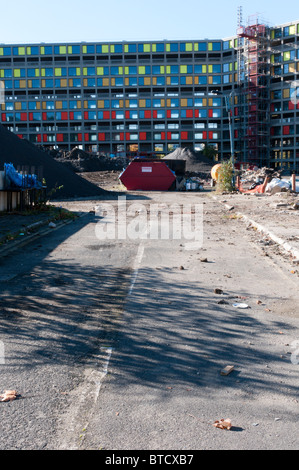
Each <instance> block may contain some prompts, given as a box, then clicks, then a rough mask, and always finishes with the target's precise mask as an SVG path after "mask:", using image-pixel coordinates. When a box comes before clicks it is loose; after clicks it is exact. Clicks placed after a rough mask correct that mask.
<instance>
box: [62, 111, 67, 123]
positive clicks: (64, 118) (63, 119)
mask: <svg viewBox="0 0 299 470" xmlns="http://www.w3.org/2000/svg"><path fill="white" fill-rule="evenodd" d="M61 120H62V121H67V120H68V115H67V111H63V112H62V113H61Z"/></svg>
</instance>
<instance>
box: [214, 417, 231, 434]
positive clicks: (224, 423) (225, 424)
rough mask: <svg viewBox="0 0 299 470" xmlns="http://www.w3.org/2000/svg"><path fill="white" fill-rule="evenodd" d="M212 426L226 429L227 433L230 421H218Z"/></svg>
mask: <svg viewBox="0 0 299 470" xmlns="http://www.w3.org/2000/svg"><path fill="white" fill-rule="evenodd" d="M213 426H215V428H220V429H226V430H227V431H229V430H230V429H231V427H232V423H231V420H230V419H220V420H219V421H215V423H214V424H213Z"/></svg>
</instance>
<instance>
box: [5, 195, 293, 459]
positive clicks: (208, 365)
mask: <svg viewBox="0 0 299 470" xmlns="http://www.w3.org/2000/svg"><path fill="white" fill-rule="evenodd" d="M289 197H291V199H290V200H288V205H287V206H281V205H280V206H278V207H277V204H279V203H281V201H282V200H283V201H284V203H285V198H289ZM127 198H128V202H129V204H130V203H132V204H133V203H135V204H141V206H144V207H146V209H149V208H150V206H151V204H152V203H156V202H158V203H162V202H164V203H165V204H170V203H173V202H175V201H180V202H182V201H183V202H186V204H187V203H188V202H189V203H192V204H195V203H197V202H199V203H200V204H202V205H203V215H204V234H203V235H204V242H203V245H202V246H201V247H198V248H196V247H195V248H192V247H191V246H190V244H189V243H188V241H181V240H174V241H172V240H161V239H159V240H143V241H139V240H133V239H128V240H121V239H116V240H109V239H108V240H101V239H99V237H98V236H95V234H96V233H97V232H96V230H97V227H99V225H98V223H99V222H100V221H101V218H99V215H98V207H99V205H100V204H101V200H99V199H91V198H90V199H81V200H68V201H56V202H55V205H57V207H60V206H61V207H63V209H65V210H66V211H71V213H72V214H76V215H77V216H78V217H75V218H74V219H72V218H71V219H66V220H59V221H56V227H53V228H52V227H49V220H48V219H44V220H40V219H39V215H38V214H36V215H35V216H34V217H36V218H30V219H27V220H25V222H24V219H23V218H22V219H18V218H15V220H14V222H13V218H14V217H15V216H12V218H11V219H10V220H11V224H12V225H11V226H10V228H9V230H10V231H11V232H13V231H16V232H17V229H18V227H19V229H21V230H22V232H21V233H23V232H25V226H28V222H29V226H32V224H37V225H35V227H36V228H35V232H34V233H31V234H29V235H28V238H27V239H26V238H24V237H26V236H25V235H20V236H19V237H18V238H16V239H14V240H10V241H8V242H7V243H5V244H3V245H2V248H1V250H2V251H1V250H0V264H1V271H0V280H1V297H0V308H1V314H2V322H1V325H0V340H1V343H0V344H4V345H5V350H6V354H7V357H6V363H5V364H4V365H3V364H1V365H0V367H1V392H3V391H4V389H17V391H18V392H19V393H20V398H21V399H20V400H15V401H13V402H11V403H1V423H2V425H1V426H2V437H1V439H0V448H1V449H23V450H25V449H49V450H50V449H74V450H78V449H82V450H117V449H118V450H122V449H124V450H130V449H160V450H162V449H180V450H182V451H185V450H191V451H192V449H200V450H210V449H224V450H228V449H240V450H241V449H243V450H245V449H292V450H298V448H299V441H298V435H299V434H298V419H297V416H298V396H297V391H298V358H297V354H298V341H297V340H298V327H299V311H298V282H299V272H298V271H299V267H298V265H297V263H296V261H297V260H298V259H299V258H296V250H297V244H296V243H297V238H296V237H297V234H298V231H297V230H298V215H297V214H298V213H299V211H297V210H295V209H291V208H289V207H291V206H292V204H293V199H295V198H297V196H295V195H291V196H290V195H289V194H284V195H280V196H277V195H276V196H268V195H264V196H244V195H228V194H222V195H216V194H215V193H214V191H212V190H211V189H208V188H206V189H205V190H204V191H202V192H200V193H195V192H194V193H193V192H192V193H191V192H190V193H182V194H178V193H163V194H162V193H155V194H150V193H140V192H136V193H130V194H127ZM289 203H290V204H289ZM111 204H112V205H114V206H116V205H117V204H118V201H117V200H114V201H111ZM273 204H274V205H275V207H274V206H273V207H272V205H273ZM138 207H140V206H133V208H134V209H135V210H134V215H135V212H136V211H137V212H138V210H140V209H138ZM3 217H4V216H3ZM5 217H6V216H5ZM9 217H10V216H9ZM30 217H32V216H30ZM131 218H133V215H132V214H131ZM129 221H131V219H129ZM20 222H21V224H20ZM39 223H40V224H41V225H39ZM3 226H5V227H6V229H8V227H9V221H8V219H7V218H6V222H5V218H3ZM286 227H287V229H288V230H287V231H284V230H285V229H286ZM2 228H3V227H2ZM31 236H34V237H35V238H34V239H32V238H30V237H31ZM282 236H284V238H283V239H282V238H281V237H282ZM275 240H276V241H275ZM281 240H282V241H283V243H281ZM25 247H26V248H25ZM8 248H9V251H7V250H8ZM216 288H217V289H216ZM242 304H246V305H247V307H246V308H244V309H243V308H241V306H242ZM240 305H241V306H240ZM243 307H244V305H243ZM295 347H296V348H295ZM0 356H1V355H0ZM0 359H1V357H0ZM228 365H234V367H235V370H234V371H233V372H232V373H231V374H229V375H228V376H222V375H221V374H220V370H222V369H223V368H225V367H226V366H228ZM226 418H230V419H231V420H232V425H233V427H232V431H230V432H227V431H223V430H221V429H215V427H213V423H214V421H215V420H217V419H226Z"/></svg>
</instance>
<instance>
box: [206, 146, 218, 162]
mask: <svg viewBox="0 0 299 470" xmlns="http://www.w3.org/2000/svg"><path fill="white" fill-rule="evenodd" d="M202 153H203V155H204V156H205V157H206V158H209V160H214V159H215V157H216V155H217V150H216V149H215V148H214V147H213V145H209V144H206V145H205V148H204V149H203V151H202Z"/></svg>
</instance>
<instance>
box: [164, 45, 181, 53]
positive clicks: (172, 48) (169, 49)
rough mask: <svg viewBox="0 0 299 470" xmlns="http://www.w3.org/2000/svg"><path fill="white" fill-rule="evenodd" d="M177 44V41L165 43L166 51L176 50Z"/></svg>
mask: <svg viewBox="0 0 299 470" xmlns="http://www.w3.org/2000/svg"><path fill="white" fill-rule="evenodd" d="M178 50H179V45H178V43H170V44H166V52H178Z"/></svg>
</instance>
